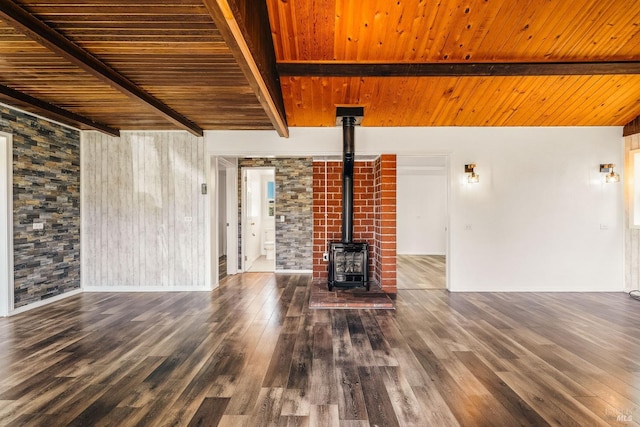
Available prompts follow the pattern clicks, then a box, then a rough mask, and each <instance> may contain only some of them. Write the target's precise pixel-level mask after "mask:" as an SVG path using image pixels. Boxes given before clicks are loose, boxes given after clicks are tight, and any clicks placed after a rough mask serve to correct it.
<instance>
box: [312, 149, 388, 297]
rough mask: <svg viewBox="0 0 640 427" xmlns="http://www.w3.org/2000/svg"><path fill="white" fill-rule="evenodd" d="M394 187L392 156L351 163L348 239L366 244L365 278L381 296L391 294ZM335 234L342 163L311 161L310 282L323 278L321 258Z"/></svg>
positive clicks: (336, 238) (338, 221)
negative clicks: (377, 286)
mask: <svg viewBox="0 0 640 427" xmlns="http://www.w3.org/2000/svg"><path fill="white" fill-rule="evenodd" d="M325 167H326V170H325ZM325 177H326V180H325ZM395 183H396V174H395V155H385V156H382V157H381V158H379V159H377V160H376V161H373V162H356V163H355V168H354V176H353V241H355V242H360V241H366V242H369V245H370V254H369V255H370V258H369V264H370V268H369V271H370V275H371V279H372V280H373V281H375V282H377V283H380V284H381V286H382V288H383V290H384V291H385V292H396V273H395V272H396V249H395V244H396V234H395V212H396V210H395V204H396V202H395ZM325 190H326V191H325ZM325 206H326V210H325ZM325 214H326V215H325ZM391 217H393V218H391ZM341 230H342V162H314V163H313V278H314V280H325V281H326V280H327V262H326V261H323V260H322V254H323V253H325V252H327V250H328V244H329V242H332V241H340V240H341V238H342V232H341Z"/></svg>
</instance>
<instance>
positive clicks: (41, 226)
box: [33, 222, 44, 230]
mask: <svg viewBox="0 0 640 427" xmlns="http://www.w3.org/2000/svg"><path fill="white" fill-rule="evenodd" d="M33 229H34V230H44V223H42V222H34V223H33Z"/></svg>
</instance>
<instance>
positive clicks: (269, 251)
mask: <svg viewBox="0 0 640 427" xmlns="http://www.w3.org/2000/svg"><path fill="white" fill-rule="evenodd" d="M264 251H265V254H266V257H267V259H269V260H271V259H275V257H276V231H275V230H274V229H269V230H265V231H264Z"/></svg>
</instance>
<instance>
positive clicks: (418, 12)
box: [267, 0, 640, 126]
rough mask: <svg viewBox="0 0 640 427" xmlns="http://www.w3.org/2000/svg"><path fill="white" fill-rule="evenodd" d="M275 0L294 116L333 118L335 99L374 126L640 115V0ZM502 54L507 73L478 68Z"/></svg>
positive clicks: (330, 121) (288, 104) (300, 120)
mask: <svg viewBox="0 0 640 427" xmlns="http://www.w3.org/2000/svg"><path fill="white" fill-rule="evenodd" d="M267 4H268V9H269V17H270V25H271V30H272V35H273V39H274V46H275V52H276V60H277V63H278V69H279V71H280V81H281V86H282V92H283V97H284V102H285V109H286V113H287V121H288V123H289V125H290V126H334V125H335V118H334V116H335V106H337V105H353V104H355V105H364V106H365V117H364V121H363V125H364V126H588V125H603V126H619V125H625V124H626V123H628V122H630V121H631V120H633V119H634V118H635V117H636V116H638V115H639V114H640V74H639V72H638V69H639V67H638V65H639V64H638V60H640V2H638V1H637V0H609V1H602V0H572V1H562V0H555V1H554V0H532V1H526V2H517V3H516V2H513V1H510V0H467V1H465V2H461V1H456V0H396V1H392V2H391V1H386V0H370V1H362V2H352V1H345V0H316V1H309V0H286V1H285V0H267ZM494 63H502V64H503V65H505V64H506V67H503V68H504V69H505V70H507V72H504V73H502V74H503V75H490V73H486V75H483V74H485V73H483V72H480V71H478V70H479V69H482V70H485V71H486V70H487V69H489V68H488V67H487V65H488V64H494ZM557 63H560V64H559V66H558V64H557ZM565 63H568V64H565ZM576 63H580V64H576ZM594 63H595V64H594ZM510 64H519V66H518V67H511V68H509V65H510ZM554 64H555V66H554V67H550V66H548V65H554ZM453 65H455V66H454V67H450V66H453ZM429 66H431V69H429ZM438 66H439V67H440V68H438ZM510 69H511V71H509V70H510ZM425 70H426V71H425ZM452 70H453V71H452Z"/></svg>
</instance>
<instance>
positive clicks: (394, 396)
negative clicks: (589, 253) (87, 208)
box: [0, 273, 640, 427]
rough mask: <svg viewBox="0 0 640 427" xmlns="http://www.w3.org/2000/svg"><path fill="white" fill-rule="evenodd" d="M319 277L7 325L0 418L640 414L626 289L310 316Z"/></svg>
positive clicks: (318, 420) (114, 297)
mask: <svg viewBox="0 0 640 427" xmlns="http://www.w3.org/2000/svg"><path fill="white" fill-rule="evenodd" d="M310 280H311V279H310V277H309V276H306V275H274V274H262V273H250V274H245V275H237V276H230V277H228V278H227V279H226V281H225V282H224V284H223V285H222V286H221V287H220V288H219V289H218V290H216V291H214V292H211V293H210V294H207V293H184V292H177V293H157V294H156V293H121V294H104V293H95V294H92V293H85V294H80V295H77V296H74V297H71V298H69V299H66V300H63V301H61V302H58V303H55V304H52V305H49V306H47V307H42V308H39V309H36V310H32V311H30V312H27V313H23V314H20V315H17V316H14V317H11V318H4V319H0V340H1V341H0V342H1V345H0V425H3V426H6V425H10V426H14V425H15V426H58V425H73V426H107V425H108V426H129V425H142V426H173V425H194V426H196V425H202V426H205V425H206V426H216V425H224V426H234V427H235V426H262V425H264V426H266V425H273V426H348V427H352V426H453V425H462V426H516V425H527V426H529V425H535V426H544V425H558V426H559V425H562V426H592V425H614V426H627V425H638V421H639V420H640V412H639V409H638V407H639V405H640V360H639V356H640V328H639V326H640V320H639V317H640V316H638V314H639V313H640V302H638V301H635V300H632V299H630V298H629V297H628V296H626V294H623V293H615V294H614V293H607V294H564V293H561V294H549V293H526V294H524V293H514V294H492V293H472V294H450V293H448V292H447V291H442V290H406V291H399V293H398V295H397V300H396V310H395V311H394V310H378V311H375V310H309V309H308V299H309V291H310V286H309V284H310Z"/></svg>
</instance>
